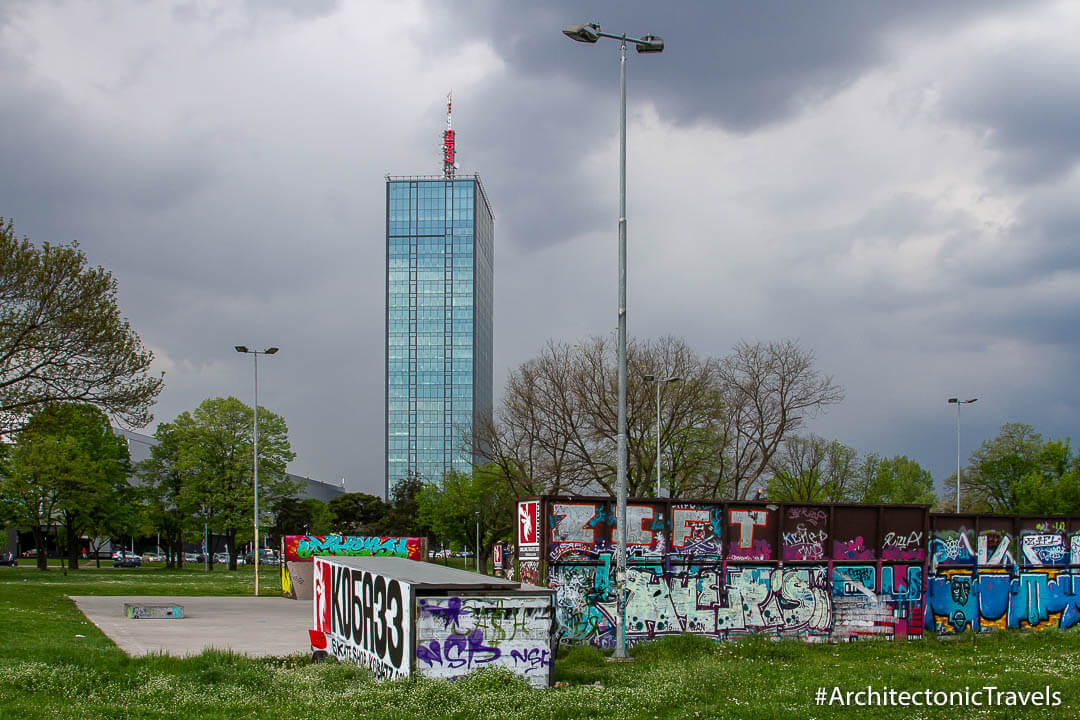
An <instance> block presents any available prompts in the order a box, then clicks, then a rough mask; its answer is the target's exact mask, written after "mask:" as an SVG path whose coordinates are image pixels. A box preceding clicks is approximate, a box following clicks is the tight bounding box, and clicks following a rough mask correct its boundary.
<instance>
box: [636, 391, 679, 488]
mask: <svg viewBox="0 0 1080 720" xmlns="http://www.w3.org/2000/svg"><path fill="white" fill-rule="evenodd" d="M645 382H654V383H656V497H660V386H661V385H663V384H664V383H673V382H682V378H681V377H679V376H678V375H672V376H671V377H669V378H661V377H657V376H656V375H646V376H645ZM669 494H670V493H669Z"/></svg>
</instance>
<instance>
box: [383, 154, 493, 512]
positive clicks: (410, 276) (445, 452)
mask: <svg viewBox="0 0 1080 720" xmlns="http://www.w3.org/2000/svg"><path fill="white" fill-rule="evenodd" d="M494 244H495V219H494V216H493V215H492V213H491V208H490V206H489V205H488V200H487V196H486V195H485V194H484V189H483V186H482V185H481V184H480V177H479V176H478V175H459V176H457V177H390V176H387V179H386V495H387V497H389V494H390V490H391V489H392V488H393V486H394V484H395V483H397V482H398V481H399V480H401V479H403V478H406V477H409V476H411V475H418V476H420V477H421V478H423V479H424V480H425V481H429V482H430V481H435V480H439V479H440V478H441V477H442V476H443V474H444V473H446V472H447V471H449V470H451V469H454V470H459V471H463V472H469V471H470V470H471V469H472V466H473V463H474V456H473V454H472V453H471V450H472V448H474V447H475V443H474V442H473V441H472V438H473V418H474V416H475V415H476V414H477V413H485V412H490V410H491V405H492V397H491V387H492V377H491V374H492V371H491V361H492V315H493V307H492V306H493V297H492V296H493V291H494Z"/></svg>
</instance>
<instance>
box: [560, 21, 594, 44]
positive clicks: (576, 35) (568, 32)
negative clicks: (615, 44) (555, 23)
mask: <svg viewBox="0 0 1080 720" xmlns="http://www.w3.org/2000/svg"><path fill="white" fill-rule="evenodd" d="M563 35H565V36H566V37H568V38H570V39H571V40H576V41H577V42H583V43H594V42H596V41H597V40H599V39H600V26H599V25H597V24H596V23H586V24H584V25H571V26H570V27H567V28H563Z"/></svg>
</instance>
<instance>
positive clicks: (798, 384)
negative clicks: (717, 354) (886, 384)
mask: <svg viewBox="0 0 1080 720" xmlns="http://www.w3.org/2000/svg"><path fill="white" fill-rule="evenodd" d="M720 374H721V378H722V383H723V386H724V391H725V400H726V401H727V403H728V407H729V409H730V410H729V411H730V412H732V413H734V414H735V416H736V420H735V422H734V425H733V437H732V442H733V443H735V444H736V445H738V444H739V443H743V444H745V445H744V449H743V451H742V453H741V454H740V455H739V456H738V457H739V462H738V463H733V467H732V470H733V471H734V472H735V473H737V474H736V475H735V476H734V477H735V480H736V481H735V482H734V483H733V486H734V490H735V492H734V497H735V498H737V499H740V500H745V499H746V498H747V496H748V495H749V494H750V491H751V490H752V489H755V488H758V487H761V478H762V475H763V474H765V472H766V471H767V470H768V468H769V462H770V460H771V459H772V457H773V456H774V455H775V454H776V452H777V450H778V449H779V448H780V444H781V443H782V442H783V441H784V439H785V438H786V437H788V436H789V435H792V434H794V433H796V432H798V431H799V429H800V428H802V426H803V423H804V422H805V420H806V419H807V418H808V417H813V416H814V415H816V414H817V413H818V412H820V411H821V410H823V409H824V408H826V407H828V406H829V405H833V404H835V403H838V402H840V401H841V400H843V399H844V391H843V389H842V388H841V387H840V386H839V385H837V384H835V383H834V382H833V379H832V377H830V376H826V375H822V374H821V373H819V372H818V371H817V370H816V369H815V368H814V353H813V351H811V350H805V349H803V348H802V347H800V346H799V344H798V342H796V341H794V340H780V341H776V342H770V343H760V342H759V343H754V344H753V345H751V344H749V343H747V342H745V341H743V342H740V343H739V344H738V345H736V346H735V349H734V351H733V352H732V354H731V355H729V356H727V357H726V358H724V359H723V360H722V361H721V363H720Z"/></svg>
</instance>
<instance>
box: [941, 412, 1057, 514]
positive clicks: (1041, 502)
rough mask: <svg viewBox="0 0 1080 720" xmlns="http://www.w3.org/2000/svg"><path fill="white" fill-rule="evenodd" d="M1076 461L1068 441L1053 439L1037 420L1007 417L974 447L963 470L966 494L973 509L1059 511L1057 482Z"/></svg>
mask: <svg viewBox="0 0 1080 720" xmlns="http://www.w3.org/2000/svg"><path fill="white" fill-rule="evenodd" d="M1073 462H1074V459H1073V458H1072V451H1071V449H1070V448H1069V447H1068V444H1067V443H1060V442H1057V443H1047V442H1045V441H1044V440H1043V438H1042V435H1040V434H1039V433H1038V432H1036V431H1035V428H1033V427H1032V426H1031V425H1027V424H1025V423H1006V424H1005V425H1003V426H1002V427H1001V431H1000V432H999V433H998V435H997V437H995V438H993V439H991V440H987V441H985V442H983V443H982V444H981V445H980V446H979V447H978V448H977V449H976V450H975V451H974V452H972V453H971V457H970V458H969V461H968V467H967V468H966V469H965V470H964V472H963V474H962V475H961V486H962V493H961V500H962V501H963V503H964V506H965V507H966V509H968V510H972V511H981V512H995V513H1017V512H1053V510H1054V507H1055V506H1056V486H1057V484H1058V481H1059V480H1060V479H1061V476H1062V472H1063V471H1067V468H1068V466H1069V465H1070V464H1071V463H1073ZM955 478H956V476H955V475H954V476H953V480H952V482H950V483H948V485H949V486H950V487H955V484H954V483H955ZM1040 485H1041V486H1047V487H1049V488H1050V490H1049V492H1047V491H1046V487H1040ZM953 497H954V498H955V495H953Z"/></svg>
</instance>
